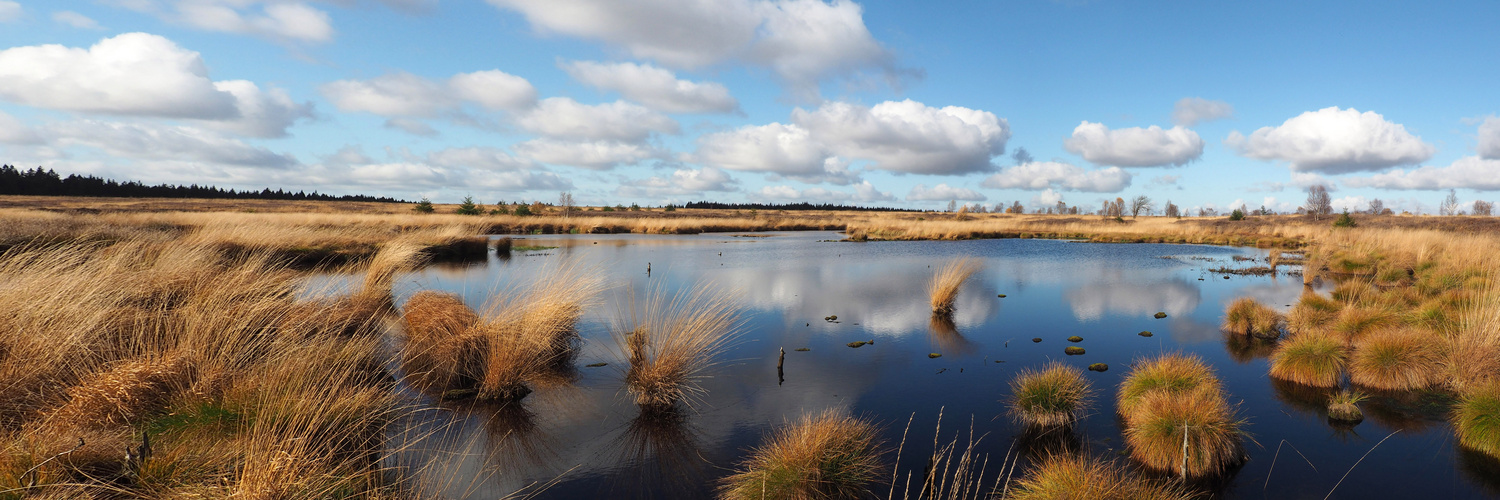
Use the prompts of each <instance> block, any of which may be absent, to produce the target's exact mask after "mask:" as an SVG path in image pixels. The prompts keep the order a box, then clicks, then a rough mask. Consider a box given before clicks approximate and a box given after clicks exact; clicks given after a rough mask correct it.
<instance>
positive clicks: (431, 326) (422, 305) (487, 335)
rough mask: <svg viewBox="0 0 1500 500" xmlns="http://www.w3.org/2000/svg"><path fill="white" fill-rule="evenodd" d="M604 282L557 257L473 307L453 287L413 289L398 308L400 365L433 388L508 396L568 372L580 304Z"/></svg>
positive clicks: (499, 397) (482, 396)
mask: <svg viewBox="0 0 1500 500" xmlns="http://www.w3.org/2000/svg"><path fill="white" fill-rule="evenodd" d="M603 288H604V281H603V279H602V278H601V277H600V276H599V275H598V273H597V272H595V271H594V270H592V269H585V268H582V267H578V266H573V265H563V266H560V267H557V268H554V269H549V270H547V271H545V272H544V273H543V274H542V276H541V277H540V278H538V279H537V280H536V281H534V282H533V283H531V284H529V285H527V286H525V287H524V288H523V289H521V290H519V291H516V292H513V293H510V294H506V295H504V296H503V298H500V299H497V300H495V301H494V302H492V303H490V304H489V305H488V306H486V307H485V310H484V313H483V314H479V313H476V312H474V310H472V309H470V308H469V307H468V306H467V305H465V304H464V303H463V301H462V299H460V298H458V297H457V296H454V295H447V294H442V293H437V292H419V293H418V294H416V295H414V296H412V299H411V300H409V301H407V304H406V306H405V311H404V316H403V319H404V324H405V326H406V337H407V339H406V344H405V346H404V347H403V348H402V356H401V357H402V360H403V366H404V368H405V370H406V371H407V372H408V373H409V374H411V376H412V377H413V380H414V381H417V382H419V383H420V384H422V385H423V386H424V388H425V389H427V390H429V391H430V392H435V393H446V392H448V391H466V392H472V393H474V394H475V395H476V396H477V397H478V398H480V399H486V400H497V401H513V400H517V399H520V398H523V397H525V396H526V395H527V394H530V393H531V391H532V387H531V385H537V384H549V383H552V382H556V381H558V380H566V379H567V378H568V377H567V376H566V375H565V374H563V373H560V372H566V371H568V370H570V369H571V364H570V361H571V360H572V357H573V355H574V353H575V346H574V344H575V343H576V341H577V338H578V333H577V329H576V325H577V322H578V319H579V318H580V317H582V315H583V311H584V308H585V307H586V306H588V305H589V304H591V303H592V302H593V301H594V299H595V298H596V297H597V296H598V294H599V293H600V292H601V291H602V290H603Z"/></svg>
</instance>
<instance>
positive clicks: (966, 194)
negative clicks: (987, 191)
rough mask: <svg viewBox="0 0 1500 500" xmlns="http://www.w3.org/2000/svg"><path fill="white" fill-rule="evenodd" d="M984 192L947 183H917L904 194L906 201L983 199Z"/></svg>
mask: <svg viewBox="0 0 1500 500" xmlns="http://www.w3.org/2000/svg"><path fill="white" fill-rule="evenodd" d="M986 199H987V198H985V196H984V194H981V193H980V192H978V191H975V190H973V189H968V188H956V187H952V186H949V185H947V184H938V185H936V186H933V187H930V188H929V187H927V185H926V184H917V185H916V186H914V187H912V188H911V192H910V193H907V194H906V201H951V200H958V201H984V200H986Z"/></svg>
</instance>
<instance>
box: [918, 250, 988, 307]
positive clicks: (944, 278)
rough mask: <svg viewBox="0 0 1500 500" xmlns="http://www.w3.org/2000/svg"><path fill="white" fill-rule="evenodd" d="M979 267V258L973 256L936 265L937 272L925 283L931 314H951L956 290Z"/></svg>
mask: <svg viewBox="0 0 1500 500" xmlns="http://www.w3.org/2000/svg"><path fill="white" fill-rule="evenodd" d="M980 267H981V265H980V263H979V260H978V259H974V258H961V259H954V260H951V261H948V262H947V263H945V264H943V265H942V266H940V267H938V270H937V273H936V274H934V275H933V276H932V281H931V282H930V283H928V285H927V293H928V295H930V296H931V299H932V314H934V315H937V316H950V315H952V314H953V303H954V301H955V300H956V299H957V298H958V290H959V289H960V288H963V286H964V282H966V281H969V278H970V277H973V276H974V273H977V272H979V269H980Z"/></svg>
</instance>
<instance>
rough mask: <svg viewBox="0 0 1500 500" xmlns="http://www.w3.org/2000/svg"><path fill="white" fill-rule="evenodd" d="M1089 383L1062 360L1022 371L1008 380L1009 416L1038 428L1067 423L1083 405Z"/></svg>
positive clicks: (1086, 397)
mask: <svg viewBox="0 0 1500 500" xmlns="http://www.w3.org/2000/svg"><path fill="white" fill-rule="evenodd" d="M1090 385H1091V384H1089V381H1088V379H1086V378H1085V377H1084V374H1083V371H1082V370H1079V369H1078V368H1076V367H1073V366H1070V365H1066V364H1063V363H1058V362H1053V363H1050V364H1048V365H1047V366H1046V367H1044V368H1042V369H1040V370H1032V369H1025V370H1022V371H1021V373H1019V374H1017V375H1016V377H1015V378H1014V379H1011V382H1010V392H1011V399H1010V413H1011V416H1013V417H1015V419H1016V420H1017V421H1020V422H1023V423H1025V424H1027V425H1031V426H1038V427H1054V426H1060V425H1066V424H1070V423H1072V422H1073V421H1074V420H1076V419H1077V418H1078V416H1079V414H1080V413H1082V412H1083V410H1084V409H1085V408H1086V407H1087V404H1088V402H1089V399H1090V396H1091V394H1092V391H1091V390H1090Z"/></svg>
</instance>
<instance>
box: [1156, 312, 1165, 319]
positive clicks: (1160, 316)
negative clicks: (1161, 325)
mask: <svg viewBox="0 0 1500 500" xmlns="http://www.w3.org/2000/svg"><path fill="white" fill-rule="evenodd" d="M1165 317H1167V313H1164V312H1158V313H1156V319H1162V318H1165Z"/></svg>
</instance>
